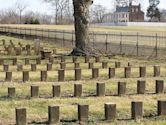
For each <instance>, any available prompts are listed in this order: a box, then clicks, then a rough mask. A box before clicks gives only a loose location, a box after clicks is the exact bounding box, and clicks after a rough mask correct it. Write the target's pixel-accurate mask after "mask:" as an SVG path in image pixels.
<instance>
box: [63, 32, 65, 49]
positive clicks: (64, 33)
mask: <svg viewBox="0 0 166 125" xmlns="http://www.w3.org/2000/svg"><path fill="white" fill-rule="evenodd" d="M64 43H65V31H64V30H63V46H64V45H65V44H64Z"/></svg>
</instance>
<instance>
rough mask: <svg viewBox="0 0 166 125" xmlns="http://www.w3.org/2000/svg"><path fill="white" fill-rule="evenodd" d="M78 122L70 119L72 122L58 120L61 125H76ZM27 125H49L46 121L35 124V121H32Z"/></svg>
mask: <svg viewBox="0 0 166 125" xmlns="http://www.w3.org/2000/svg"><path fill="white" fill-rule="evenodd" d="M77 122H78V120H76V119H72V120H65V119H62V120H60V123H59V124H61V123H63V124H65V123H66V124H71V123H77ZM28 124H29V125H50V124H49V122H48V121H43V122H37V121H32V122H30V123H28Z"/></svg>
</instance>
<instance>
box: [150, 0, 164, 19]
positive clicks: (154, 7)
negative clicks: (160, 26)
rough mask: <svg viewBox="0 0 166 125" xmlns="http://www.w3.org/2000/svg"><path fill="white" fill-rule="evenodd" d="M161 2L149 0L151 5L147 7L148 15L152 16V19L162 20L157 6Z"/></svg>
mask: <svg viewBox="0 0 166 125" xmlns="http://www.w3.org/2000/svg"><path fill="white" fill-rule="evenodd" d="M159 3H160V0H149V7H148V9H147V17H150V19H151V21H156V19H157V21H160V18H161V13H160V10H159V8H158V7H157V6H158V5H159Z"/></svg>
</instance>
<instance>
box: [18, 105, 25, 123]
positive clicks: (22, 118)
mask: <svg viewBox="0 0 166 125" xmlns="http://www.w3.org/2000/svg"><path fill="white" fill-rule="evenodd" d="M16 125H27V113H26V108H16Z"/></svg>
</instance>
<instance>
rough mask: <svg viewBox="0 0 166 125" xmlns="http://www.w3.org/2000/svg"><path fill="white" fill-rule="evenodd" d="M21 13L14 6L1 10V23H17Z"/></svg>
mask: <svg viewBox="0 0 166 125" xmlns="http://www.w3.org/2000/svg"><path fill="white" fill-rule="evenodd" d="M18 18H19V15H18V14H17V12H16V10H15V9H14V8H8V9H5V10H0V23H1V24H17V23H18Z"/></svg>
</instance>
